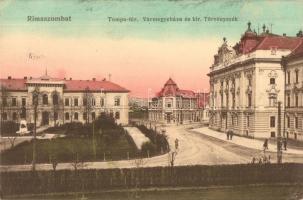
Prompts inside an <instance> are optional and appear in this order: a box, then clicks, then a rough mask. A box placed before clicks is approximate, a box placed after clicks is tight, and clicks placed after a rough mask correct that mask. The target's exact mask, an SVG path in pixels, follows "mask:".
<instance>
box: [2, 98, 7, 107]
mask: <svg viewBox="0 0 303 200" xmlns="http://www.w3.org/2000/svg"><path fill="white" fill-rule="evenodd" d="M2 104H3V106H7V99H6V97H3V99H2Z"/></svg>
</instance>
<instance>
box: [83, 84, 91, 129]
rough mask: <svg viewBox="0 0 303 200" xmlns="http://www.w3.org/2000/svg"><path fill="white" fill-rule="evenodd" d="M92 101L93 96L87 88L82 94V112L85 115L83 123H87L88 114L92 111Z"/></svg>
mask: <svg viewBox="0 0 303 200" xmlns="http://www.w3.org/2000/svg"><path fill="white" fill-rule="evenodd" d="M92 99H93V94H92V93H91V91H90V90H89V88H88V87H87V88H85V91H84V93H83V107H84V112H85V113H86V119H85V123H86V124H88V123H89V114H90V112H91V110H92V107H93V105H92Z"/></svg>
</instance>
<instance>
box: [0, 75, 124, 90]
mask: <svg viewBox="0 0 303 200" xmlns="http://www.w3.org/2000/svg"><path fill="white" fill-rule="evenodd" d="M32 80H34V81H38V80H39V79H31V80H28V81H32ZM49 80H50V81H53V80H57V81H63V83H64V92H81V91H85V90H86V89H89V90H90V91H101V90H102V91H104V92H129V90H127V89H125V88H123V87H121V86H120V85H118V84H115V83H113V82H110V81H106V80H103V81H97V80H95V81H94V80H89V81H88V80H87V81H86V80H63V79H53V78H52V79H49ZM26 82H27V80H26V79H0V85H1V86H4V87H5V88H7V89H8V90H12V91H26V90H27V88H26ZM44 82H45V80H44Z"/></svg>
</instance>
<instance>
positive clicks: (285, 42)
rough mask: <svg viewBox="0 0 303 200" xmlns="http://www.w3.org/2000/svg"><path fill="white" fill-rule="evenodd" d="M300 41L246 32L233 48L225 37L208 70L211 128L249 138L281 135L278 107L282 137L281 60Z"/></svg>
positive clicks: (292, 38) (282, 75) (282, 86)
mask: <svg viewBox="0 0 303 200" xmlns="http://www.w3.org/2000/svg"><path fill="white" fill-rule="evenodd" d="M301 41H302V37H299V36H298V37H288V36H286V35H283V36H280V35H276V34H272V33H270V32H269V31H268V30H266V27H265V26H263V32H262V33H261V34H257V33H256V32H255V31H252V29H251V24H250V23H248V28H247V30H246V32H245V33H244V34H243V35H242V37H241V39H240V41H239V42H238V43H237V44H236V45H234V46H233V47H231V46H229V45H228V44H227V41H226V39H225V38H224V39H223V44H222V46H221V47H220V48H219V49H218V53H217V54H216V55H215V56H214V64H213V65H212V66H211V67H210V73H209V74H208V75H209V77H210V116H209V117H210V120H209V124H210V125H209V126H210V128H212V129H215V130H219V131H226V130H227V129H231V130H233V131H234V132H235V133H236V134H240V135H245V136H250V137H260V138H268V137H277V135H278V103H277V102H282V108H281V116H282V117H281V118H280V119H281V134H283V133H284V132H283V130H284V117H283V116H284V106H285V104H284V97H285V95H284V91H285V73H284V70H283V67H282V65H281V59H282V57H283V56H287V55H289V54H290V53H291V52H292V51H293V50H294V49H296V48H297V47H298V45H299V44H300V42H301Z"/></svg>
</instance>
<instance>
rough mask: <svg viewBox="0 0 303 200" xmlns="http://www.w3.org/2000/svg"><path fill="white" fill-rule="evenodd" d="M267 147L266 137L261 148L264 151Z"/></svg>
mask: <svg viewBox="0 0 303 200" xmlns="http://www.w3.org/2000/svg"><path fill="white" fill-rule="evenodd" d="M266 149H268V139H267V138H266V139H265V141H264V144H263V150H264V152H265V150H266Z"/></svg>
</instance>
